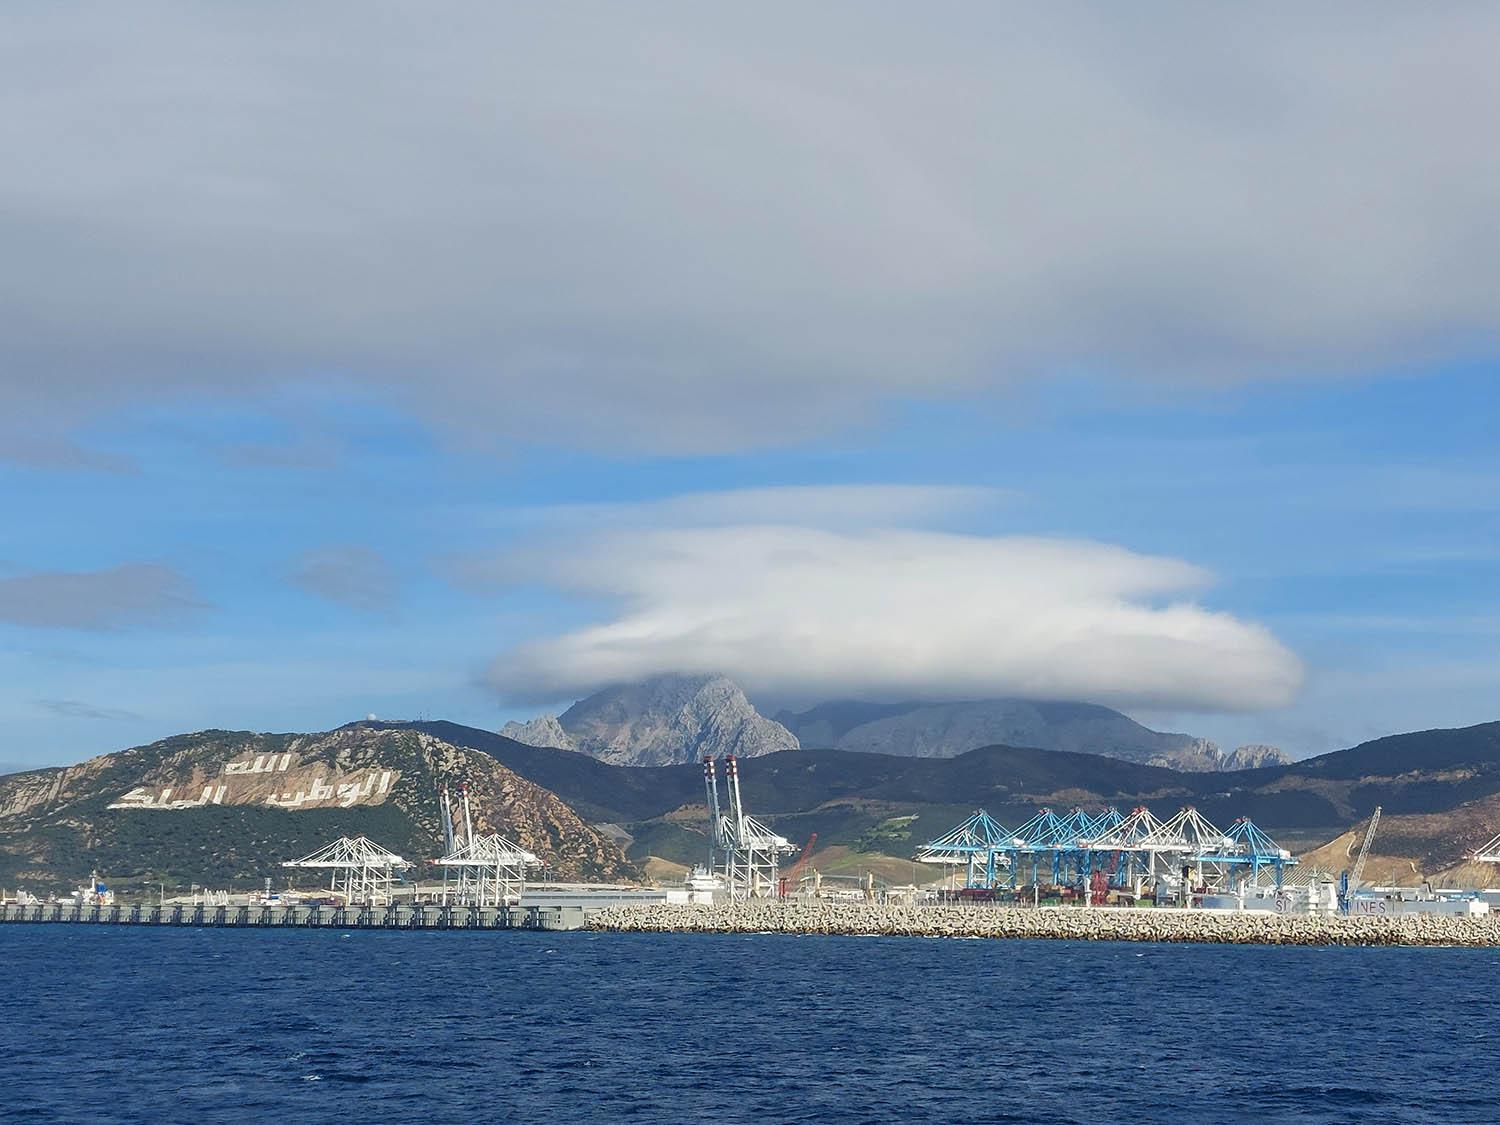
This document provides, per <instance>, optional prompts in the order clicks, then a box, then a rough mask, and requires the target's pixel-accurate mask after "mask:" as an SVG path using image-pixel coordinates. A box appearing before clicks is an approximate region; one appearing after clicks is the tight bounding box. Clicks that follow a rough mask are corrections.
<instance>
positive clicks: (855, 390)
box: [0, 2, 1500, 461]
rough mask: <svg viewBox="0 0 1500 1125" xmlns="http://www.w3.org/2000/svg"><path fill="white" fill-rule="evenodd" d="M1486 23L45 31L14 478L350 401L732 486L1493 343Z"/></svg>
mask: <svg viewBox="0 0 1500 1125" xmlns="http://www.w3.org/2000/svg"><path fill="white" fill-rule="evenodd" d="M1497 38H1500V12H1496V11H1495V10H1493V9H1485V8H1482V7H1475V6H1456V7H1446V8H1434V7H1431V6H1426V7H1413V6H1405V7H1403V6H1397V5H1368V4H1360V5H1349V6H1341V5H1332V6H1322V7H1319V8H1316V9H1310V8H1308V7H1306V6H1297V7H1291V6H1288V7H1285V8H1281V9H1279V10H1276V11H1272V12H1267V11H1265V10H1263V9H1258V10H1256V11H1253V12H1247V11H1244V10H1240V9H1233V8H1212V9H1210V8H1205V7H1203V6H1201V5H1152V6H1149V7H1147V8H1144V9H1143V8H1141V7H1139V6H1132V7H1130V8H1128V9H1126V8H1116V7H1112V6H1105V5H1100V6H1095V7H1087V6H1073V5H1048V6H1044V7H1033V8H1016V7H1005V8H999V7H995V6H993V5H981V4H974V5H964V4H959V5H956V6H952V7H949V8H947V9H945V10H944V13H943V15H942V16H941V17H940V18H937V17H934V15H933V13H932V12H930V11H927V10H922V11H916V10H912V9H905V10H903V9H902V8H900V7H898V6H890V5H874V4H867V3H853V2H851V3H844V4H840V3H832V4H824V5H816V6H809V5H805V4H797V5H785V6H777V5H774V4H773V5H770V6H767V5H764V4H762V5H757V6H756V7H755V9H754V10H753V11H751V10H744V11H733V10H726V9H721V8H713V7H705V6H701V5H658V6H653V7H650V8H645V7H642V6H639V5H612V4H599V5H588V4H583V5H568V6H566V7H559V6H555V5H553V6H549V5H540V6H538V5H506V4H500V5H493V4H486V5H472V6H465V5H462V4H460V5H457V6H452V5H450V6H446V7H445V8H444V9H443V10H442V12H441V13H435V12H433V11H432V10H430V9H428V8H424V7H419V6H410V5H400V6H397V5H383V4H359V5H352V4H350V5H339V4H330V5H322V6H319V7H317V8H306V7H302V8H297V9H291V8H287V7H282V6H276V5H217V6H200V7H196V8H185V7H181V6H170V7H161V8H155V9H153V8H152V7H151V6H149V5H147V6H144V7H143V6H141V5H131V6H129V7H128V8H127V7H114V6H95V7H86V8H82V9H80V8H78V7H73V6H47V5H33V6H28V7H25V8H22V9H17V10H13V11H11V12H9V13H8V14H7V24H6V35H5V36H4V39H3V42H0V147H3V150H4V151H5V152H6V153H7V154H8V159H7V170H6V174H5V176H4V177H3V182H0V246H3V248H4V253H3V266H0V373H3V374H0V419H5V420H7V421H6V422H0V451H9V452H11V453H12V454H15V455H21V456H28V457H31V458H33V459H36V460H39V461H47V460H55V459H56V458H57V456H58V453H57V450H56V449H55V448H49V446H48V444H47V442H48V437H47V435H48V434H49V433H53V434H54V435H55V433H56V432H57V431H58V430H59V429H60V428H61V427H64V426H65V425H66V424H67V423H68V422H70V421H74V420H78V419H81V418H86V417H90V416H94V415H97V414H98V413H99V412H100V411H103V410H107V409H108V408H109V406H110V405H111V404H114V403H119V402H122V401H134V400H139V399H141V398H143V397H150V396H163V395H180V394H187V393H196V394H201V393H209V394H213V395H222V394H239V393H244V392H255V391H257V390H260V389H265V388H269V387H272V386H275V385H277V384H278V383H281V382H285V381H290V380H304V379H308V378H312V377H325V378H337V379H340V380H342V381H344V383H345V384H347V385H350V386H353V387H355V388H357V389H359V390H360V391H361V392H364V393H374V394H376V395H379V396H386V397H392V398H394V399H395V400H396V401H398V402H400V403H402V404H403V405H404V406H406V407H408V408H410V409H412V410H414V411H417V412H419V413H421V414H423V415H425V416H426V417H428V418H430V419H433V420H436V421H437V422H439V423H440V424H444V425H447V426H453V427H458V428H460V429H462V430H464V431H467V432H468V433H470V434H486V435H489V434H501V435H516V434H520V435H525V436H528V437H538V436H540V437H541V438H543V439H544V440H555V441H563V442H574V443H584V444H598V443H605V444H612V445H625V446H636V447H645V448H666V449H709V450H718V449H723V448H726V447H729V446H736V445H738V446H747V445H753V444H757V443H762V442H766V441H771V440H782V439H786V438H789V437H790V438H795V437H797V436H799V435H805V434H807V433H810V432H815V431H818V430H820V429H822V428H824V427H826V426H828V425H829V424H830V423H835V422H844V421H847V420H848V419H850V418H858V417H863V416H868V414H869V413H870V412H871V411H872V410H875V409H878V408H879V406H880V404H881V403H882V402H883V401H885V400H887V399H891V398H899V397H903V396H910V395H914V394H928V393H955V392H964V391H967V390H972V389H975V388H987V387H991V386H996V385H1001V384H1005V383H1008V382H1010V381H1013V380H1016V379H1020V378H1023V377H1036V376H1045V375H1049V374H1052V373H1055V372H1070V373H1077V372H1084V373H1088V374H1091V375H1097V376H1115V375H1118V376H1122V377H1125V378H1128V379H1156V380H1168V381H1179V382H1190V383H1199V384H1202V383H1210V384H1219V383H1224V382H1228V381H1233V380H1238V379H1249V378H1273V377H1284V376H1306V375H1328V374H1333V373H1339V372H1345V371H1351V370H1360V369H1369V368H1371V367H1388V366H1396V365H1401V364H1406V363H1412V362H1421V361H1428V360H1433V359H1438V358H1443V357H1445V356H1450V355H1461V354H1464V353H1465V352H1474V351H1477V350H1483V349H1486V348H1490V347H1492V346H1493V344H1494V341H1495V336H1496V331H1497V329H1500V226H1497V224H1495V223H1494V221H1493V216H1492V214H1491V211H1492V209H1493V208H1492V201H1493V200H1494V199H1495V198H1496V197H1497V196H1500V157H1497V155H1496V152H1495V148H1494V146H1493V145H1490V144H1487V143H1485V141H1484V138H1485V137H1486V136H1488V135H1489V134H1490V132H1491V131H1492V130H1491V121H1490V116H1491V111H1492V107H1493V106H1494V105H1495V104H1497V101H1500V68H1496V67H1495V66H1494V65H1493V58H1492V55H1493V50H1492V45H1493V43H1494V42H1495V41H1496V40H1497Z"/></svg>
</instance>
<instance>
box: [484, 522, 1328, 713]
mask: <svg viewBox="0 0 1500 1125" xmlns="http://www.w3.org/2000/svg"><path fill="white" fill-rule="evenodd" d="M543 559H544V557H543V556H541V555H538V556H537V557H536V559H535V561H534V563H533V565H532V567H531V568H530V573H527V572H526V571H527V568H526V567H525V566H520V567H519V569H518V570H513V571H512V573H511V575H510V577H512V578H517V579H523V578H530V579H532V580H535V581H541V582H546V583H549V584H551V585H553V586H556V587H557V588H560V589H562V590H565V591H568V592H571V593H574V594H580V595H584V596H589V597H594V598H599V599H602V600H604V602H605V603H606V604H608V605H609V606H610V607H612V612H611V614H610V616H609V620H607V621H606V622H604V623H602V624H598V625H594V626H590V627H587V628H582V629H579V630H576V631H574V632H570V633H567V634H565V635H562V636H557V637H552V638H547V639H541V640H536V641H532V642H530V643H527V644H523V645H520V646H518V647H516V648H514V649H512V650H511V651H509V652H508V653H506V654H505V655H504V656H503V657H502V658H501V659H500V660H499V661H498V662H497V663H496V665H495V666H494V668H493V669H492V673H491V678H492V681H493V683H494V684H495V686H496V687H497V689H498V690H500V691H501V692H502V693H503V694H505V695H507V696H510V697H512V698H536V699H557V698H562V697H565V696H566V695H569V694H582V693H584V692H587V691H589V690H592V689H595V688H597V687H599V686H601V685H604V684H608V683H613V682H619V681H624V680H630V679H634V678H637V677H640V676H645V675H650V674H654V673H659V672H668V671H688V672H724V673H726V674H728V675H730V676H733V677H734V678H736V679H738V680H739V681H741V682H742V683H743V684H744V685H745V686H746V687H747V688H748V689H749V690H751V691H752V692H755V693H759V694H761V695H763V696H772V697H781V698H797V699H808V698H814V697H819V698H826V697H840V696H854V697H858V698H865V699H881V698H885V699H892V698H903V699H904V698H911V697H925V698H963V697H971V698H972V697H976V696H977V697H983V696H1005V695H1015V696H1026V697H1033V698H1065V699H1087V700H1092V701H1098V702H1104V703H1113V704H1116V705H1119V706H1129V707H1138V706H1155V707H1181V708H1193V709H1198V710H1242V709H1255V708H1263V707H1270V706H1277V705H1281V704H1285V703H1286V702H1288V701H1289V700H1290V699H1291V698H1292V697H1293V696H1294V695H1295V693H1296V691H1297V688H1298V685H1299V683H1300V678H1301V666H1300V663H1299V661H1298V660H1297V658H1296V657H1295V656H1293V655H1292V654H1291V653H1290V652H1289V651H1287V649H1285V648H1284V647H1283V646H1282V645H1281V644H1279V643H1278V642H1277V641H1276V639H1275V638H1274V637H1273V636H1271V634H1270V633H1269V632H1268V631H1267V630H1265V629H1263V628H1261V627H1259V626H1256V625H1253V624H1248V623H1246V622H1242V621H1239V620H1237V619H1235V618H1233V617H1231V616H1228V615H1226V614H1222V613H1214V612H1211V611H1209V610H1206V609H1204V608H1201V607H1200V606H1198V605H1196V604H1194V603H1193V602H1191V601H1188V600H1184V599H1185V598H1186V597H1187V596H1188V595H1189V594H1190V593H1192V592H1193V591H1196V590H1198V589H1200V588H1201V587H1203V586H1204V585H1205V584H1206V582H1207V580H1208V576H1207V575H1206V574H1204V572H1202V571H1201V570H1199V569H1198V568H1196V567H1193V566H1191V565H1189V564H1187V563H1184V562H1180V561H1177V560H1174V559H1167V558H1157V557H1151V556H1145V555H1139V554H1135V553H1132V552H1130V551H1126V550H1123V549H1121V548H1118V547H1111V546H1108V545H1105V544H1100V543H1091V542H1085V541H1077V540H1057V539H1040V538H1025V537H998V538H983V537H977V536H965V535H954V534H946V533H941V532H933V531H904V530H870V531H842V532H832V531H826V530H821V529H814V528H798V527H788V526H754V525H744V526H726V527H700V528H668V529H647V530H640V531H636V532H633V533H628V534H627V533H621V532H614V531H612V532H607V533H604V534H602V535H600V536H598V537H597V538H595V539H593V540H591V541H588V542H585V543H583V544H574V546H573V547H572V549H570V550H567V551H557V552H549V553H547V555H546V556H545V561H543Z"/></svg>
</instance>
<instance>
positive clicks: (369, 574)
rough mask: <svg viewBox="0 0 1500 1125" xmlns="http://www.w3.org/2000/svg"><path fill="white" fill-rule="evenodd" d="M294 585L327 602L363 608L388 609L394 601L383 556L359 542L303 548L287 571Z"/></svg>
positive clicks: (390, 573) (393, 580)
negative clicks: (305, 549) (307, 549)
mask: <svg viewBox="0 0 1500 1125" xmlns="http://www.w3.org/2000/svg"><path fill="white" fill-rule="evenodd" d="M287 580H288V581H289V582H291V583H292V585H294V586H298V587H300V588H301V589H303V590H306V591H307V592H308V593H310V594H316V595H317V596H318V597H320V598H327V599H328V600H329V601H331V602H337V603H339V604H340V605H346V606H349V607H350V608H352V609H359V610H364V611H365V612H367V613H383V612H387V611H389V610H390V609H391V608H392V607H393V606H394V605H395V602H396V596H397V583H396V575H395V573H394V572H393V571H392V569H391V565H390V563H388V562H387V561H386V560H385V556H384V555H382V554H381V553H380V552H379V551H376V550H375V549H374V548H371V547H365V546H361V545H359V544H353V543H351V544H332V545H329V546H326V547H318V548H315V549H314V550H311V551H305V552H303V553H302V554H301V555H299V556H297V558H296V559H295V560H293V562H292V566H291V568H290V570H289V571H288V572H287Z"/></svg>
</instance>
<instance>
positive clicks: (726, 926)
mask: <svg viewBox="0 0 1500 1125" xmlns="http://www.w3.org/2000/svg"><path fill="white" fill-rule="evenodd" d="M588 928H589V929H592V930H605V931H611V932H617V933H700V934H751V933H780V934H807V935H843V936H864V935H882V936H890V937H954V938H976V937H985V938H1051V939H1058V940H1067V941H1160V942H1217V943H1224V944H1231V945H1448V946H1451V945H1463V946H1497V945H1500V917H1481V918H1464V917H1438V916H1433V915H1412V914H1408V915H1403V916H1398V917H1387V918H1345V917H1316V916H1292V915H1280V914H1270V913H1237V912H1231V911H1217V910H1162V909H1113V908H1104V909H1087V908H1081V907H1038V908H1031V909H1016V908H1009V907H994V906H987V905H985V906H878V905H874V904H863V903H781V902H752V903H733V904H728V905H723V906H662V905H649V906H647V905H631V906H616V907H611V908H609V909H607V910H602V911H600V912H599V913H597V914H595V915H593V916H592V917H591V918H590V920H589V922H588Z"/></svg>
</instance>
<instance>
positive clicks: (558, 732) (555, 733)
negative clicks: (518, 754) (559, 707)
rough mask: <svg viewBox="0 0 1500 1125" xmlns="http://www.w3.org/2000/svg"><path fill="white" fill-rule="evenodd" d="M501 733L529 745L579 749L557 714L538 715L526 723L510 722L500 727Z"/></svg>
mask: <svg viewBox="0 0 1500 1125" xmlns="http://www.w3.org/2000/svg"><path fill="white" fill-rule="evenodd" d="M500 733H501V734H502V735H504V736H505V737H506V738H509V739H512V740H514V741H516V742H524V743H525V744H526V745H527V746H551V747H554V748H556V749H558V750H577V749H578V747H577V746H576V745H574V743H573V740H572V739H571V738H569V737H568V732H567V731H565V730H563V728H562V724H561V723H560V722H558V721H557V716H556V715H538V716H537V717H536V718H534V719H528V720H527V721H526V722H524V723H517V722H509V723H506V724H505V725H504V726H503V727H501V728H500Z"/></svg>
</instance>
